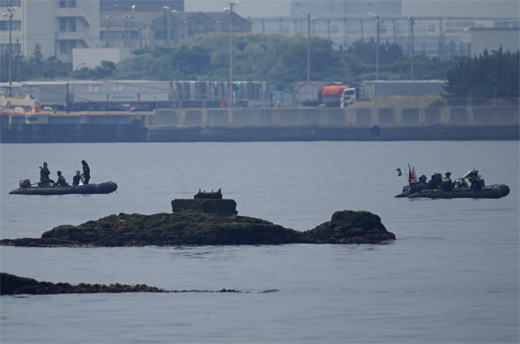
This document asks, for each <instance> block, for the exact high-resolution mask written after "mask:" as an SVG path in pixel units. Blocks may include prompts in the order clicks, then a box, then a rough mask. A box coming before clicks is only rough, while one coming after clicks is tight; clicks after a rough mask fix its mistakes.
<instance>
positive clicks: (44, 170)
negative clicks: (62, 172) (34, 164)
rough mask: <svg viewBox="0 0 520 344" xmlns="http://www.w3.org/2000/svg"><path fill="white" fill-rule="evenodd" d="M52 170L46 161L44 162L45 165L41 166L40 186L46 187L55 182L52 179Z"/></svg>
mask: <svg viewBox="0 0 520 344" xmlns="http://www.w3.org/2000/svg"><path fill="white" fill-rule="evenodd" d="M50 175H51V171H49V167H48V165H47V163H46V162H44V163H43V167H41V168H40V182H39V183H38V186H39V187H41V188H46V187H47V186H49V184H51V183H54V180H52V179H50V178H49V176H50Z"/></svg>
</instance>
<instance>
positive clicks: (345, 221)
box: [302, 210, 395, 244]
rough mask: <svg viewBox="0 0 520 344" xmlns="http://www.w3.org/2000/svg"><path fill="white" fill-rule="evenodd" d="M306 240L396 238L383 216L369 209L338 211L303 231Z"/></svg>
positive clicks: (342, 241) (357, 241)
mask: <svg viewBox="0 0 520 344" xmlns="http://www.w3.org/2000/svg"><path fill="white" fill-rule="evenodd" d="M302 236H303V237H304V239H303V240H304V241H306V242H312V243H327V244H362V243H374V244H375V243H380V242H382V241H385V240H395V235H394V234H393V233H390V232H388V231H387V230H386V228H385V226H383V224H382V223H381V218H380V217H379V216H377V215H374V214H372V213H370V212H368V211H351V210H343V211H337V212H335V213H334V214H333V215H332V218H331V220H330V221H327V222H324V223H322V224H321V225H319V226H317V227H316V228H314V229H312V230H310V231H307V232H304V233H302Z"/></svg>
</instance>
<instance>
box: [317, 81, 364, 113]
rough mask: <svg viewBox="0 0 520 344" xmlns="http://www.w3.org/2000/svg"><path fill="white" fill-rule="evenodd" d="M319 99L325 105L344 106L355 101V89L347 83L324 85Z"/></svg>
mask: <svg viewBox="0 0 520 344" xmlns="http://www.w3.org/2000/svg"><path fill="white" fill-rule="evenodd" d="M321 99H322V101H323V104H324V105H325V106H326V107H341V108H344V107H345V106H347V105H348V104H352V103H353V102H355V101H356V89H355V88H353V87H350V85H348V84H343V85H329V86H324V87H323V88H322V89H321Z"/></svg>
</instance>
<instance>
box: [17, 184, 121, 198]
mask: <svg viewBox="0 0 520 344" xmlns="http://www.w3.org/2000/svg"><path fill="white" fill-rule="evenodd" d="M116 190H117V184H116V183H114V182H105V183H100V184H87V185H78V186H54V187H47V188H39V187H30V188H18V189H16V190H13V191H11V192H9V194H10V195H71V194H84V195H91V194H109V193H111V192H114V191H116Z"/></svg>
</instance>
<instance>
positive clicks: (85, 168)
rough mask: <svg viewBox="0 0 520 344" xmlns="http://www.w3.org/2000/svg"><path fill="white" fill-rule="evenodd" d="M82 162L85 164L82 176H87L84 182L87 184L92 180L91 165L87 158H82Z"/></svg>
mask: <svg viewBox="0 0 520 344" xmlns="http://www.w3.org/2000/svg"><path fill="white" fill-rule="evenodd" d="M81 164H82V165H83V174H82V175H81V176H82V177H83V178H85V181H84V182H83V184H84V185H87V184H88V181H89V180H90V167H89V166H88V164H87V162H86V161H85V160H81Z"/></svg>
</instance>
